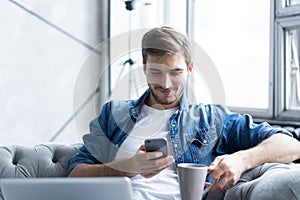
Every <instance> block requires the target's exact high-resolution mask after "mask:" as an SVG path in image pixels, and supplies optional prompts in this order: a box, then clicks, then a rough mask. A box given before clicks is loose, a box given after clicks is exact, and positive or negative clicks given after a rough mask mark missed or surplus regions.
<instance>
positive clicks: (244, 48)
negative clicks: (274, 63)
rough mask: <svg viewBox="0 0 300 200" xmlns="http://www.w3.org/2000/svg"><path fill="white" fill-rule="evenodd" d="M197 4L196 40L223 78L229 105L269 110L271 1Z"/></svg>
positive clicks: (253, 0) (198, 2)
mask: <svg viewBox="0 0 300 200" xmlns="http://www.w3.org/2000/svg"><path fill="white" fill-rule="evenodd" d="M195 3H196V8H195V10H197V12H196V13H195V34H194V35H195V41H196V42H197V43H198V44H199V45H200V46H201V47H202V48H203V49H204V50H205V51H206V52H207V54H208V55H209V56H210V57H211V59H212V60H213V62H214V63H215V65H216V67H217V69H218V71H219V73H220V75H221V77H222V81H223V84H224V88H225V95H226V104H227V105H228V106H233V107H245V108H260V109H267V108H268V106H269V105H268V102H269V34H270V33H269V27H270V2H269V1H260V0H247V1H243V3H241V1H239V0H228V1H222V0H219V1H205V0H199V1H195ZM257 5H259V6H257ZM237 7H238V9H237Z"/></svg>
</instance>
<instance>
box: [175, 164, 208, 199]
mask: <svg viewBox="0 0 300 200" xmlns="http://www.w3.org/2000/svg"><path fill="white" fill-rule="evenodd" d="M207 169H208V167H207V166H205V165H202V164H195V163H180V164H178V181H179V186H180V194H181V199H182V200H201V199H202V196H203V195H204V194H205V193H206V192H208V191H209V190H210V188H211V187H212V186H213V184H211V185H210V186H208V187H206V188H205V189H204V187H205V180H206V176H207V174H208V171H207Z"/></svg>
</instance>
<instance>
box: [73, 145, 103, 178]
mask: <svg viewBox="0 0 300 200" xmlns="http://www.w3.org/2000/svg"><path fill="white" fill-rule="evenodd" d="M99 163H100V162H99V161H98V160H97V159H96V158H94V157H93V156H92V154H91V153H90V152H89V151H88V150H87V149H86V147H85V146H82V147H80V148H79V150H78V151H77V152H76V154H74V156H72V157H71V159H70V160H69V168H68V172H67V173H68V174H70V173H71V171H72V170H73V169H74V168H75V167H76V166H77V165H80V164H99Z"/></svg>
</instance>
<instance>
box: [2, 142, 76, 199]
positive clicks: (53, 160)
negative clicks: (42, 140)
mask: <svg viewBox="0 0 300 200" xmlns="http://www.w3.org/2000/svg"><path fill="white" fill-rule="evenodd" d="M80 146H81V144H74V145H67V144H58V143H48V144H40V145H37V146H34V147H25V146H20V145H9V146H2V147H0V179H1V178H38V177H64V176H67V170H68V161H69V159H70V157H71V156H72V155H73V154H74V153H75V152H77V150H78V148H79V147H80ZM0 200H3V196H2V193H1V190H0Z"/></svg>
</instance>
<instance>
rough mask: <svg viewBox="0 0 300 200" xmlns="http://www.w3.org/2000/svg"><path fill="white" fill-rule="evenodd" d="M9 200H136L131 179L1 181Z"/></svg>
mask: <svg viewBox="0 0 300 200" xmlns="http://www.w3.org/2000/svg"><path fill="white" fill-rule="evenodd" d="M0 187H1V191H2V194H3V197H4V199H5V200H101V199H103V200H118V199H122V200H132V186H131V181H130V179H129V178H127V177H99V178H25V179H24V178H22V179H19V178H11V179H1V180H0Z"/></svg>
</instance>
